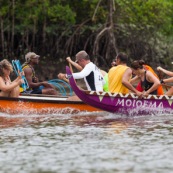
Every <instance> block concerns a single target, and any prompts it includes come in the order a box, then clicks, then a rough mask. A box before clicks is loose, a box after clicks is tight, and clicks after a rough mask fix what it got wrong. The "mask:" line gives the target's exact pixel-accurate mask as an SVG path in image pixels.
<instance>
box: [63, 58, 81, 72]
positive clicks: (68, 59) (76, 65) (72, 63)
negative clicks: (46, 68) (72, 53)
mask: <svg viewBox="0 0 173 173" xmlns="http://www.w3.org/2000/svg"><path fill="white" fill-rule="evenodd" d="M66 60H67V61H68V62H69V63H70V64H71V65H73V66H74V67H75V68H76V69H77V70H79V71H82V69H83V68H82V67H81V66H80V65H79V64H78V63H76V62H74V61H72V60H71V58H70V57H67V58H66Z"/></svg>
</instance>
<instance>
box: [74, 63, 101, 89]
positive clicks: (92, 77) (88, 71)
mask: <svg viewBox="0 0 173 173" xmlns="http://www.w3.org/2000/svg"><path fill="white" fill-rule="evenodd" d="M72 75H73V77H74V79H82V78H84V80H85V83H86V86H87V89H88V90H89V91H103V85H104V79H103V76H102V74H101V72H100V69H99V68H98V67H97V66H96V65H95V64H93V63H92V62H89V63H88V64H87V65H86V66H85V67H84V69H83V70H82V71H81V72H78V73H73V74H72Z"/></svg>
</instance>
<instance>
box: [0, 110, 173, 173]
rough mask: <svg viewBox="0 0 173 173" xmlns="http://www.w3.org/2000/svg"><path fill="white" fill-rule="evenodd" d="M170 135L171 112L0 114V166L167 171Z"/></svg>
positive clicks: (26, 169) (172, 153)
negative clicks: (168, 113) (135, 113)
mask: <svg viewBox="0 0 173 173" xmlns="http://www.w3.org/2000/svg"><path fill="white" fill-rule="evenodd" d="M172 135H173V117H172V116H171V115H158V116H152V115H148V116H139V117H133V116H131V117H127V116H121V115H116V114H110V113H107V112H100V113H97V112H96V113H78V114H75V115H71V114H66V115H64V114H51V115H35V114H32V115H27V116H25V115H20V114H19V115H15V116H10V115H8V114H7V115H5V114H1V115H0V155H1V157H0V167H1V172H13V173H20V172H21V173H23V172H25V173H31V172H33V173H37V172H50V173H56V172H65V173H66V172H75V173H78V172H79V173H80V172H82V173H83V172H84V173H85V172H86V173H88V172H94V173H95V172H99V173H100V172H101V173H105V172H108V173H109V172H110V173H112V172H121V173H131V172H135V173H139V172H148V173H153V172H171V171H172V169H173V166H172V159H173V138H172ZM9 163H10V164H9Z"/></svg>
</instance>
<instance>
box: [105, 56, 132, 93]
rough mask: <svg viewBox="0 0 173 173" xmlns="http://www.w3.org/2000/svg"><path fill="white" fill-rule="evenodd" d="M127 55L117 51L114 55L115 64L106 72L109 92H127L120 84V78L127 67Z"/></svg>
mask: <svg viewBox="0 0 173 173" xmlns="http://www.w3.org/2000/svg"><path fill="white" fill-rule="evenodd" d="M127 60H128V57H127V55H126V54H124V53H119V54H118V55H117V57H116V66H115V67H112V68H111V69H110V70H109V72H108V83H109V92H112V93H123V94H126V93H129V90H128V89H127V88H126V87H125V86H124V85H123V84H122V78H123V75H124V73H125V71H126V70H127V69H129V67H128V66H127Z"/></svg>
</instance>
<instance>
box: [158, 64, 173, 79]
mask: <svg viewBox="0 0 173 173" xmlns="http://www.w3.org/2000/svg"><path fill="white" fill-rule="evenodd" d="M157 70H158V71H161V72H163V73H165V74H166V75H168V76H171V77H173V72H172V71H169V70H166V69H164V68H162V67H160V66H159V67H157Z"/></svg>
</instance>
